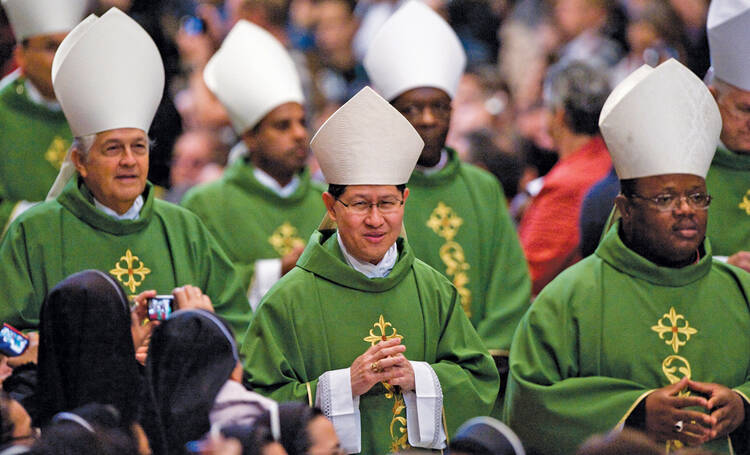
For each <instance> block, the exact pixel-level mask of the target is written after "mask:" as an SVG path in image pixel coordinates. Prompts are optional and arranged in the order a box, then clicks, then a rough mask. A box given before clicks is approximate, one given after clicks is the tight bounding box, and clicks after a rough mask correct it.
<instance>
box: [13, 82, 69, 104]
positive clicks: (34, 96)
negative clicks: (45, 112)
mask: <svg viewBox="0 0 750 455" xmlns="http://www.w3.org/2000/svg"><path fill="white" fill-rule="evenodd" d="M23 85H24V88H25V89H26V93H27V94H28V95H29V99H30V100H31V101H32V102H33V103H34V104H39V105H40V106H44V107H46V108H47V109H49V110H51V111H56V112H59V111H60V110H61V109H62V108H61V107H60V103H58V102H57V101H50V100H48V99H47V98H45V97H43V96H42V94H41V93H39V90H37V88H36V87H34V84H32V83H31V81H30V80H28V79H26V80H25V81H24V83H23Z"/></svg>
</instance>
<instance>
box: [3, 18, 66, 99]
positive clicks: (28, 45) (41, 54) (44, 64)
mask: <svg viewBox="0 0 750 455" xmlns="http://www.w3.org/2000/svg"><path fill="white" fill-rule="evenodd" d="M66 35H67V33H52V34H49V35H37V36H32V37H30V38H27V39H25V40H24V42H23V43H22V44H20V45H18V46H16V49H15V57H16V61H17V62H18V66H19V67H20V68H21V71H23V74H24V75H25V76H26V77H27V78H28V79H29V80H30V81H31V83H32V84H34V87H36V89H37V90H39V93H41V94H42V96H44V97H45V98H47V99H50V100H54V99H55V90H54V89H53V88H52V60H53V59H54V58H55V52H56V51H57V48H58V47H59V46H60V43H62V40H63V39H65V36H66Z"/></svg>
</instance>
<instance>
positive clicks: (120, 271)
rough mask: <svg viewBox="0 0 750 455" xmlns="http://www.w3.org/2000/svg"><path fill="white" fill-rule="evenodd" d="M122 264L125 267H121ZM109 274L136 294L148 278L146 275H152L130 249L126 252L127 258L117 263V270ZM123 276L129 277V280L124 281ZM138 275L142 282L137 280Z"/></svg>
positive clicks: (123, 257)
mask: <svg viewBox="0 0 750 455" xmlns="http://www.w3.org/2000/svg"><path fill="white" fill-rule="evenodd" d="M122 262H124V267H122V266H121V265H120V263H122ZM135 264H138V266H137V267H136V266H135ZM109 273H110V274H111V275H114V276H115V277H116V278H117V281H119V282H120V283H122V284H123V285H125V286H126V287H127V288H128V289H130V292H131V293H133V294H135V290H136V288H138V286H140V285H141V284H143V280H144V279H145V278H146V275H148V274H149V273H151V270H150V269H148V268H146V267H144V266H143V262H141V260H140V259H138V256H133V253H132V252H131V251H130V248H128V250H127V251H125V256H122V257H121V258H120V259H118V261H117V262H116V263H115V268H114V269H112V270H110V271H109ZM123 275H127V277H128V278H127V280H126V281H123V280H122V277H123ZM136 275H138V276H139V277H140V278H141V279H140V281H139V280H136V279H135V277H136Z"/></svg>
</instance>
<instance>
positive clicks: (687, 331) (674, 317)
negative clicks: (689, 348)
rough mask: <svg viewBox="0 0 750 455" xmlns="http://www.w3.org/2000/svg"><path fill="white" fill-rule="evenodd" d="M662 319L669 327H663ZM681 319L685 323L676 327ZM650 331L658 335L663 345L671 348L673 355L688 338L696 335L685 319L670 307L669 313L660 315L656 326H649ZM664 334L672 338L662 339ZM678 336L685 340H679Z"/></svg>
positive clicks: (695, 331)
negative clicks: (670, 335) (667, 322)
mask: <svg viewBox="0 0 750 455" xmlns="http://www.w3.org/2000/svg"><path fill="white" fill-rule="evenodd" d="M664 319H667V320H669V323H670V325H668V326H665V325H664V324H663V323H662V321H663V320H664ZM680 319H682V320H684V321H685V325H683V326H681V327H680V326H678V325H677V322H678V321H679V320H680ZM651 330H653V331H654V332H656V333H658V334H659V338H661V339H662V340H664V343H665V344H667V345H671V346H672V350H674V352H675V353H677V352H678V351H679V349H680V346H685V344H686V343H687V342H688V340H690V337H691V336H692V335H695V334H696V333H698V331H697V330H696V329H694V328H692V327H690V323H689V322H688V321H687V319H685V317H684V316H682V315H681V314H677V312H676V311H675V310H674V307H671V308H670V309H669V313H665V314H664V315H662V317H661V318H659V320H658V321H657V323H656V325H654V326H651ZM665 333H671V334H672V338H671V339H669V340H667V339H665V338H664V334H665ZM680 335H685V340H684V341H683V340H680Z"/></svg>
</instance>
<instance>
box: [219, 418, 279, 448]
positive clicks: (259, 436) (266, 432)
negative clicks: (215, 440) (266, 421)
mask: <svg viewBox="0 0 750 455" xmlns="http://www.w3.org/2000/svg"><path fill="white" fill-rule="evenodd" d="M221 434H222V435H223V436H224V437H226V438H235V439H237V440H238V441H240V444H242V455H261V454H262V453H263V449H264V448H265V447H266V446H267V445H269V444H271V443H273V442H274V439H273V435H272V434H271V429H270V428H269V427H268V426H266V425H261V424H258V423H257V422H255V423H254V424H253V425H252V426H248V425H230V426H227V427H223V428H222V429H221Z"/></svg>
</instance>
